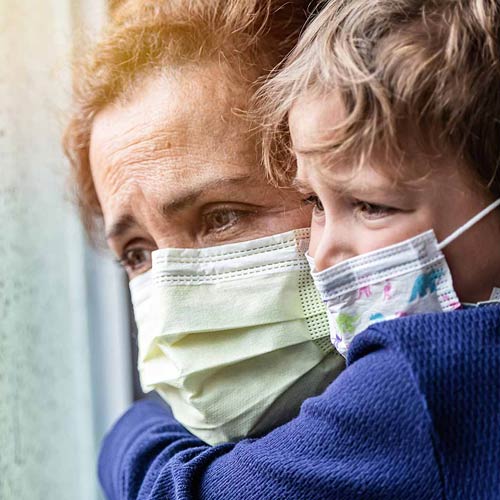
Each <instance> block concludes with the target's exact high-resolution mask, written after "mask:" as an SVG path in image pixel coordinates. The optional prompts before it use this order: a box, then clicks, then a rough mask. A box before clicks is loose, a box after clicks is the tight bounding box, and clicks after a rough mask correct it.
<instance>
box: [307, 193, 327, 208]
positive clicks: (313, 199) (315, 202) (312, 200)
mask: <svg viewBox="0 0 500 500" xmlns="http://www.w3.org/2000/svg"><path fill="white" fill-rule="evenodd" d="M304 203H305V204H306V205H312V206H313V207H314V211H315V212H324V211H325V208H324V207H323V203H321V200H320V199H319V198H318V196H316V195H315V194H312V195H310V196H308V197H307V198H305V199H304Z"/></svg>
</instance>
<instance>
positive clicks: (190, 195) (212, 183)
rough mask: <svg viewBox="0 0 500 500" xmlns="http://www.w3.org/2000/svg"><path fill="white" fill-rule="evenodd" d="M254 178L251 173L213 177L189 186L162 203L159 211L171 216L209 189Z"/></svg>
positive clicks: (163, 214)
mask: <svg viewBox="0 0 500 500" xmlns="http://www.w3.org/2000/svg"><path fill="white" fill-rule="evenodd" d="M250 180H252V177H251V176H250V175H241V176H237V177H225V178H220V179H213V180H209V181H206V182H203V183H200V184H198V185H197V186H195V187H192V188H189V189H187V190H185V191H184V192H182V193H180V194H179V195H177V196H175V197H174V198H173V199H171V200H169V201H167V202H165V203H162V204H161V206H160V207H159V211H160V213H161V214H162V216H163V217H169V216H171V215H172V214H173V213H176V212H179V211H181V210H183V209H184V208H186V207H188V206H189V205H192V204H193V203H195V202H196V200H198V198H200V196H202V195H203V194H205V193H206V192H207V191H209V190H212V189H220V188H222V187H226V186H237V185H239V184H245V183H247V182H248V181H250Z"/></svg>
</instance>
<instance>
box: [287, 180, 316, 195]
mask: <svg viewBox="0 0 500 500" xmlns="http://www.w3.org/2000/svg"><path fill="white" fill-rule="evenodd" d="M291 186H292V188H293V189H296V190H297V191H299V192H301V193H305V192H306V191H310V190H311V186H309V185H308V184H307V183H306V182H304V181H302V180H301V179H298V178H297V177H295V178H294V179H293V180H292V182H291Z"/></svg>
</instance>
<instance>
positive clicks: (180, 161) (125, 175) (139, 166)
mask: <svg viewBox="0 0 500 500" xmlns="http://www.w3.org/2000/svg"><path fill="white" fill-rule="evenodd" d="M247 98H248V92H247V91H246V89H237V88H236V89H235V85H234V83H233V82H230V81H229V80H228V79H227V78H226V77H225V76H224V75H223V73H222V71H221V70H220V69H219V68H217V67H210V66H207V67H205V68H203V69H199V68H198V69H197V70H196V71H194V70H190V71H182V72H179V73H176V74H174V75H171V76H164V75H159V76H155V77H150V78H148V79H145V81H144V84H143V85H142V86H141V87H140V88H139V89H137V90H136V91H135V92H133V93H132V95H130V96H129V98H128V99H126V100H122V101H120V102H118V103H116V104H113V105H110V106H108V107H106V108H104V109H103V110H102V111H101V112H100V113H98V115H97V116H96V118H95V120H94V124H93V128H92V135H91V146H90V163H91V170H92V177H93V180H94V184H95V187H96V191H97V195H98V198H99V202H100V204H101V207H102V210H103V214H104V222H105V227H106V238H107V241H108V244H109V246H110V248H111V249H112V251H113V252H114V253H115V254H116V256H117V258H118V259H119V260H120V262H121V263H122V265H123V266H124V267H125V269H126V271H127V273H128V275H129V277H130V278H133V277H134V276H136V275H138V274H140V273H142V272H145V271H146V270H148V269H149V268H150V266H151V252H152V251H153V250H155V249H157V248H167V247H177V248H195V247H208V246H215V245H221V244H225V243H230V242H237V241H243V240H250V239H254V238H259V237H262V236H266V235H270V234H276V233H281V232H285V231H288V230H291V229H295V228H299V227H306V226H308V225H309V223H310V208H309V207H307V206H306V205H305V204H304V201H303V200H302V198H301V196H300V195H299V194H298V193H297V192H295V191H293V190H289V189H287V190H284V189H282V190H280V189H276V188H274V187H272V186H270V185H269V184H268V183H267V182H266V180H265V178H264V175H263V173H262V171H261V169H260V168H259V151H258V148H257V145H256V143H255V140H254V139H252V138H251V134H250V132H249V125H248V123H247V122H246V121H245V119H244V118H242V117H239V116H238V115H237V113H236V112H235V111H236V110H237V109H242V108H245V106H246V100H247Z"/></svg>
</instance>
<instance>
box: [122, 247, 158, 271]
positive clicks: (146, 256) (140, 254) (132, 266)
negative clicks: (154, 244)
mask: <svg viewBox="0 0 500 500" xmlns="http://www.w3.org/2000/svg"><path fill="white" fill-rule="evenodd" d="M119 263H120V264H121V265H122V266H123V267H124V268H125V271H127V274H128V275H129V276H130V277H132V276H135V275H137V274H141V273H143V272H146V271H148V270H149V269H151V250H146V249H145V248H131V249H129V250H126V251H125V252H124V253H123V256H122V257H121V258H120V260H119Z"/></svg>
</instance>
